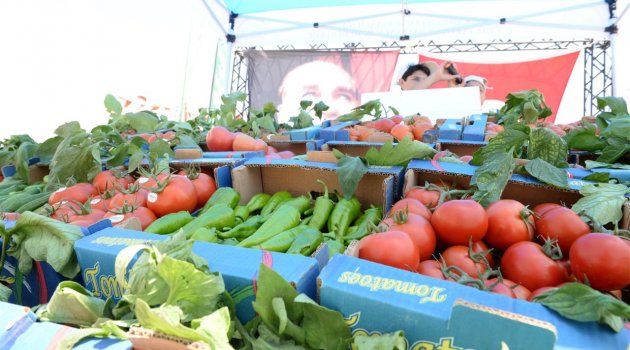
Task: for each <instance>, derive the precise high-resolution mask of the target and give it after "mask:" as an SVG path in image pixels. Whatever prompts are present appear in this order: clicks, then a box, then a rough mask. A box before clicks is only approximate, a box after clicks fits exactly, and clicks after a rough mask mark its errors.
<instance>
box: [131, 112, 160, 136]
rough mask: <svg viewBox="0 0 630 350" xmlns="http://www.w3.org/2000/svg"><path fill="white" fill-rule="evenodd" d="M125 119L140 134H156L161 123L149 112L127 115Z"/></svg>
mask: <svg viewBox="0 0 630 350" xmlns="http://www.w3.org/2000/svg"><path fill="white" fill-rule="evenodd" d="M125 117H126V118H127V120H129V124H130V125H131V127H132V128H133V129H134V130H136V131H137V132H139V133H143V132H149V133H151V132H154V131H155V127H156V126H157V125H158V122H159V120H158V119H157V118H156V117H155V115H153V114H151V113H148V112H138V113H126V114H125Z"/></svg>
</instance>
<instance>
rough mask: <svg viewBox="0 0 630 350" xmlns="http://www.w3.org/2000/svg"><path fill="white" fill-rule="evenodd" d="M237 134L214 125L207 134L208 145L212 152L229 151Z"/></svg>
mask: <svg viewBox="0 0 630 350" xmlns="http://www.w3.org/2000/svg"><path fill="white" fill-rule="evenodd" d="M235 137H236V135H235V134H233V133H231V132H230V130H228V129H226V128H224V127H222V126H215V127H213V128H212V129H211V130H210V131H209V132H208V134H207V135H206V146H208V150H209V151H210V152H227V151H231V150H232V143H233V142H234V138H235Z"/></svg>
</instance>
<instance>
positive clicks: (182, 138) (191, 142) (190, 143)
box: [178, 135, 199, 147]
mask: <svg viewBox="0 0 630 350" xmlns="http://www.w3.org/2000/svg"><path fill="white" fill-rule="evenodd" d="M178 139H179V145H180V146H185V147H199V143H198V142H196V141H195V139H193V138H192V137H190V136H188V135H179V136H178Z"/></svg>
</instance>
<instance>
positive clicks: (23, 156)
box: [13, 142, 37, 183]
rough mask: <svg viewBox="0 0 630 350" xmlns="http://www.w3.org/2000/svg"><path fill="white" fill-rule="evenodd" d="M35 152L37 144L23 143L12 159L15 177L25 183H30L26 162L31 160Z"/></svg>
mask: <svg viewBox="0 0 630 350" xmlns="http://www.w3.org/2000/svg"><path fill="white" fill-rule="evenodd" d="M36 151H37V144H36V143H32V142H24V143H22V144H20V147H18V149H17V151H16V152H15V155H14V157H13V162H14V164H15V169H16V170H17V175H18V177H19V178H20V179H22V180H24V182H26V183H30V182H31V180H30V176H29V174H30V171H29V165H28V161H29V159H31V158H32V157H33V156H34V155H35V152H36Z"/></svg>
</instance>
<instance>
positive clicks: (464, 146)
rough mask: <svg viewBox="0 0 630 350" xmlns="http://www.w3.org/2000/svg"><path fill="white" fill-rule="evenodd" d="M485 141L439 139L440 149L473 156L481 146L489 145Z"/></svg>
mask: <svg viewBox="0 0 630 350" xmlns="http://www.w3.org/2000/svg"><path fill="white" fill-rule="evenodd" d="M487 144H488V143H487V142H485V141H463V140H438V142H437V143H436V145H435V148H436V149H437V150H438V151H451V152H453V153H455V154H457V155H458V156H460V157H461V156H472V155H473V154H474V153H475V152H476V151H477V150H478V149H479V148H481V147H483V146H485V145H487Z"/></svg>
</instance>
